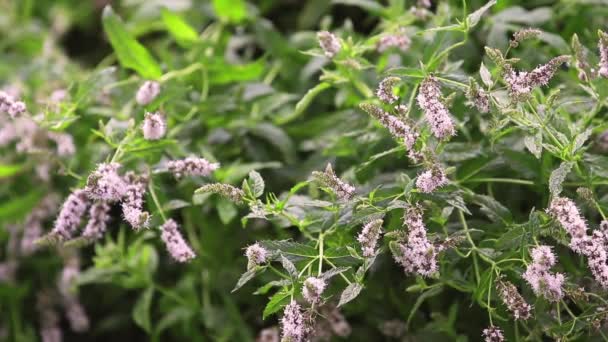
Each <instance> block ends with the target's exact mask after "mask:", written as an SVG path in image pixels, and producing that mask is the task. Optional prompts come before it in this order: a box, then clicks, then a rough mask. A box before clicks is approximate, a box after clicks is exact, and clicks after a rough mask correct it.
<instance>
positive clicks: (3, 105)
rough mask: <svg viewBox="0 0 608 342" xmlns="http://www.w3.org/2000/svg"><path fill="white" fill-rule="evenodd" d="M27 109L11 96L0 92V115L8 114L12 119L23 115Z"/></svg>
mask: <svg viewBox="0 0 608 342" xmlns="http://www.w3.org/2000/svg"><path fill="white" fill-rule="evenodd" d="M26 110H27V107H26V105H25V103H23V102H21V101H18V100H15V99H14V98H13V96H11V95H10V94H8V93H7V92H4V91H2V90H0V113H6V114H8V115H9V116H10V117H11V118H12V119H14V118H16V117H18V116H19V115H21V114H23V113H25V111H26Z"/></svg>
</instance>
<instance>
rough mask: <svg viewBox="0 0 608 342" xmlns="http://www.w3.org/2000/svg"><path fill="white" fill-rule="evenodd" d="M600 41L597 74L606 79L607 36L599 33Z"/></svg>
mask: <svg viewBox="0 0 608 342" xmlns="http://www.w3.org/2000/svg"><path fill="white" fill-rule="evenodd" d="M599 36H600V40H599V43H598V47H599V50H600V64H599V70H598V74H599V75H600V76H602V77H606V78H608V34H607V33H605V32H603V31H599Z"/></svg>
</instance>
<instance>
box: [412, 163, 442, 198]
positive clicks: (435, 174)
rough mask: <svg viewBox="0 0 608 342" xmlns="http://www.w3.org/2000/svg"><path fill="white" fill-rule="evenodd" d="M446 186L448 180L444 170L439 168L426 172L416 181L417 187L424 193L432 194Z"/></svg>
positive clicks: (435, 167)
mask: <svg viewBox="0 0 608 342" xmlns="http://www.w3.org/2000/svg"><path fill="white" fill-rule="evenodd" d="M446 184H448V178H447V177H446V175H445V172H444V171H443V169H441V168H440V167H438V166H434V167H432V168H431V169H429V170H426V171H424V172H423V173H421V174H419V175H418V178H417V179H416V187H417V188H418V189H419V190H420V191H421V192H423V193H431V192H433V191H435V189H437V188H439V187H442V186H444V185H446Z"/></svg>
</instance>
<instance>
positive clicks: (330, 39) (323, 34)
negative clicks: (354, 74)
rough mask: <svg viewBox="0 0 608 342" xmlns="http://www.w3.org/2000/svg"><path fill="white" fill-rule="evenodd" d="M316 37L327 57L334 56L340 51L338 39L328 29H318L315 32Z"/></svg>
mask: <svg viewBox="0 0 608 342" xmlns="http://www.w3.org/2000/svg"><path fill="white" fill-rule="evenodd" d="M317 39H318V40H319V45H320V46H321V48H322V49H323V52H324V53H325V56H327V58H334V56H335V55H337V54H338V52H340V48H341V45H340V40H339V39H338V37H336V35H335V34H333V33H331V32H328V31H320V32H317Z"/></svg>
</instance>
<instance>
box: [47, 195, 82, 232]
mask: <svg viewBox="0 0 608 342" xmlns="http://www.w3.org/2000/svg"><path fill="white" fill-rule="evenodd" d="M88 206H89V201H88V197H87V194H86V192H85V191H84V190H82V189H78V190H74V192H72V193H71V194H70V195H69V196H68V198H67V199H66V200H65V202H63V205H62V206H61V210H60V211H59V215H58V216H57V220H56V221H55V226H54V228H53V230H52V231H51V233H50V234H49V235H48V237H49V238H51V239H53V240H55V239H56V240H58V241H59V242H64V241H67V240H69V239H71V238H72V237H73V236H74V234H75V233H76V231H77V230H78V227H79V225H80V221H81V220H82V217H83V216H84V213H85V211H86V210H87V208H88ZM43 239H44V238H43Z"/></svg>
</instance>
